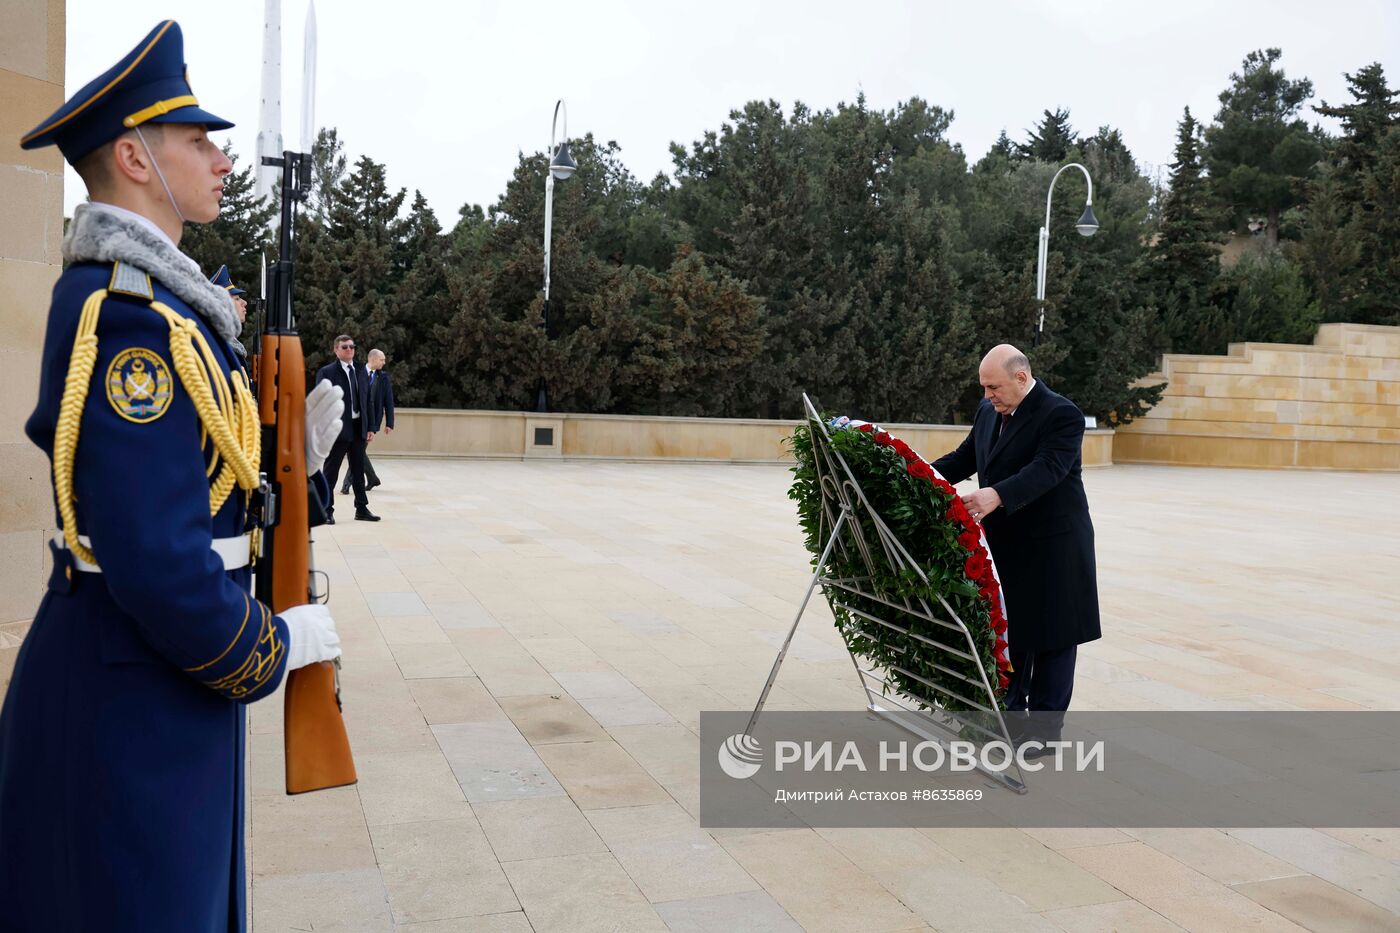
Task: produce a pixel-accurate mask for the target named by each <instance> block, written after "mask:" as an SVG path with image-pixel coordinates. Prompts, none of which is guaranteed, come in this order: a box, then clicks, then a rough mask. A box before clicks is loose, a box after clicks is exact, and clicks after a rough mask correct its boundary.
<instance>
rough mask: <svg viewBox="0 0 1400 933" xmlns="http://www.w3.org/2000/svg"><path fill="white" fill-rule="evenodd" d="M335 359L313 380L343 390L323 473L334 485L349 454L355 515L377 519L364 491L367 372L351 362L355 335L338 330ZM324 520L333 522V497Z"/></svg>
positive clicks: (367, 433)
mask: <svg viewBox="0 0 1400 933" xmlns="http://www.w3.org/2000/svg"><path fill="white" fill-rule="evenodd" d="M334 347H335V357H336V359H335V362H333V363H327V364H326V365H325V366H322V367H321V368H320V369H319V370H317V372H316V382H317V384H320V383H322V382H327V381H329V382H332V383H334V384H335V385H338V386H340V388H341V390H342V391H344V393H345V414H344V415H343V416H342V421H341V424H342V427H341V429H340V437H338V438H336V442H335V445H334V446H332V447H331V454H330V456H329V457H327V458H326V465H325V474H326V479H327V481H329V483H330V488H331V489H335V485H336V479H338V478H339V476H340V464H341V461H342V460H344V459H345V458H346V455H347V454H348V455H349V459H350V464H349V468H350V484H351V485H352V486H354V487H355V518H356V519H357V520H359V521H362V522H377V521H379V516H378V515H375V514H374V513H373V512H371V511H370V510H369V496H368V495H366V494H365V470H364V458H365V446H366V445H367V444H368V443H369V442H370V440H372V439H373V438H374V433H373V432H372V431H370V430H369V423H370V408H369V374H368V373H367V372H365V367H364V364H363V363H356V362H355V338H354V337H351V336H350V335H349V334H341V335H340V336H339V337H336V338H335V344H334ZM326 522H327V524H331V525H334V524H335V499H334V497H332V498H331V505H330V507H329V508H328V509H326Z"/></svg>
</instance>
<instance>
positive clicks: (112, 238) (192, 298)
mask: <svg viewBox="0 0 1400 933" xmlns="http://www.w3.org/2000/svg"><path fill="white" fill-rule="evenodd" d="M63 258H64V260H66V261H67V262H124V263H126V264H128V265H132V266H135V267H136V268H138V269H140V270H141V271H142V272H145V273H147V274H148V275H150V277H151V278H153V279H157V280H159V281H160V284H162V285H164V286H165V287H166V288H168V289H170V290H171V291H172V292H174V293H175V295H176V296H177V297H179V298H180V299H181V300H182V301H184V302H185V303H186V304H188V305H189V306H190V307H191V308H193V309H194V310H195V313H196V314H198V315H199V316H200V318H202V319H203V321H204V323H205V324H207V325H208V326H209V328H210V329H211V330H213V331H214V333H216V334H218V335H219V336H220V337H222V338H223V339H224V340H226V341H228V342H230V343H233V342H236V341H237V340H238V334H239V332H240V331H241V330H242V329H243V328H242V326H241V325H240V324H239V323H238V315H237V314H236V313H235V312H234V310H233V299H232V298H230V297H229V294H228V292H227V291H225V290H224V289H222V288H220V287H219V286H217V285H215V284H214V283H212V282H210V281H209V280H208V279H206V278H205V277H204V274H203V273H202V272H200V271H199V266H198V265H197V264H196V263H195V261H194V260H193V259H191V258H190V257H188V256H186V255H185V254H184V253H182V252H180V251H179V250H178V249H176V248H175V247H174V246H172V245H171V243H170V241H169V240H167V239H165V237H162V236H160V235H158V234H157V233H156V232H155V231H154V230H152V229H151V228H149V227H147V226H146V225H145V224H143V223H141V222H140V221H138V220H135V219H133V218H131V217H126V216H122V214H120V213H117V212H116V211H111V210H103V209H102V206H97V207H96V208H95V207H94V205H92V204H79V205H78V206H77V207H75V208H74V209H73V220H72V222H71V223H70V224H69V225H68V235H67V236H66V237H64V239H63Z"/></svg>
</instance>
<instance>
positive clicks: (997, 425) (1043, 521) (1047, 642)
mask: <svg viewBox="0 0 1400 933" xmlns="http://www.w3.org/2000/svg"><path fill="white" fill-rule="evenodd" d="M978 378H979V379H980V381H981V383H982V389H983V393H984V398H983V401H982V404H981V405H980V406H978V408H977V415H976V417H975V418H974V419H973V422H972V430H971V431H969V432H968V435H967V438H966V439H965V440H964V441H963V442H962V444H960V445H959V446H958V449H957V450H955V451H953V452H952V453H950V454H948V455H946V456H944V457H943V458H941V459H939V460H937V461H936V462H935V463H934V464H933V466H934V469H936V470H938V472H940V473H942V474H943V476H944V478H945V479H947V480H948V481H949V482H950V483H957V482H961V481H962V480H965V479H967V478H968V477H969V476H971V475H972V474H973V473H974V472H975V473H976V474H977V481H978V484H979V485H980V486H981V488H980V489H978V490H977V491H976V492H974V493H970V494H968V495H966V496H963V497H962V498H963V503H964V504H965V505H966V506H967V509H968V511H969V512H971V513H972V516H973V518H975V519H977V520H978V521H980V522H981V523H982V527H983V529H984V530H985V531H986V533H987V544H988V545H989V546H990V548H991V552H992V559H993V560H994V561H995V563H996V568H997V573H998V574H999V575H1000V577H1001V585H1002V593H1003V595H1004V596H1005V599H1006V621H1007V641H1008V642H1009V643H1010V656H1011V666H1012V668H1013V671H1012V675H1011V685H1010V687H1009V688H1008V691H1007V697H1006V706H1007V709H1009V710H1027V709H1029V710H1054V711H1063V710H1066V709H1068V708H1069V701H1070V695H1071V693H1072V692H1073V690H1074V661H1075V656H1076V653H1077V649H1078V646H1079V645H1081V644H1083V643H1085V642H1089V641H1093V640H1095V639H1096V638H1099V637H1100V632H1099V593H1098V583H1097V580H1096V575H1095V561H1094V525H1093V522H1092V521H1090V520H1089V501H1088V499H1087V498H1085V495H1084V483H1083V480H1082V478H1081V476H1080V473H1081V448H1082V445H1083V441H1084V415H1083V413H1082V412H1080V410H1079V408H1078V407H1077V406H1076V405H1075V404H1074V403H1073V402H1071V401H1070V400H1069V399H1067V398H1065V397H1064V396H1062V395H1057V394H1056V393H1054V392H1052V391H1050V389H1048V388H1047V387H1046V386H1045V384H1044V383H1042V382H1038V381H1037V380H1036V379H1034V378H1033V377H1032V376H1031V367H1030V361H1029V360H1027V359H1026V355H1025V354H1024V353H1022V352H1021V351H1020V350H1017V349H1016V348H1015V347H1013V346H1011V345H1010V344H1001V345H1000V346H997V347H993V348H992V350H991V352H989V353H988V354H987V356H986V357H985V358H984V359H983V360H982V365H981V367H980V368H979V369H978Z"/></svg>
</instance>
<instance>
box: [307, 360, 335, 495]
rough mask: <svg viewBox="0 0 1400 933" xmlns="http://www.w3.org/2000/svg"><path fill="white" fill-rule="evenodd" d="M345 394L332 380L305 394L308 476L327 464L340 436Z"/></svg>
mask: <svg viewBox="0 0 1400 933" xmlns="http://www.w3.org/2000/svg"><path fill="white" fill-rule="evenodd" d="M343 414H345V393H344V392H343V391H341V388H340V386H338V385H336V384H335V383H333V382H322V383H320V384H319V385H317V386H316V388H314V389H312V390H311V394H310V395H308V396H307V397H306V475H307V476H310V475H311V474H312V473H315V472H317V471H318V470H320V469H321V467H323V466H325V464H326V458H327V457H329V456H330V455H331V447H332V446H334V445H335V441H336V438H338V437H340V429H341V421H340V419H341V416H342V415H343Z"/></svg>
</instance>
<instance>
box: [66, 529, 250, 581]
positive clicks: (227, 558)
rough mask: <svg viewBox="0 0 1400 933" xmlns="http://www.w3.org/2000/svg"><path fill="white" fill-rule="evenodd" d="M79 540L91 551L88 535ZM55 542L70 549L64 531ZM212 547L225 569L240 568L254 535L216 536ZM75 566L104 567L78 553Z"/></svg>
mask: <svg viewBox="0 0 1400 933" xmlns="http://www.w3.org/2000/svg"><path fill="white" fill-rule="evenodd" d="M78 541H79V543H81V544H82V546H83V547H85V548H87V549H88V550H89V551H90V550H92V541H91V540H89V538H88V536H87V535H78ZM53 543H54V544H56V545H57V546H58V547H59V548H61V549H63V550H67V549H68V542H67V541H66V540H64V537H63V532H61V531H60V532H58V533H57V534H55V535H54V536H53ZM210 549H211V550H213V552H214V553H215V554H218V555H219V559H220V560H222V561H223V562H224V569H225V570H238V569H239V568H240V567H247V566H248V561H249V558H250V557H251V555H252V551H253V536H252V535H251V534H243V535H237V536H235V537H232V538H215V539H214V540H213V541H212V542H211V543H210ZM71 556H72V558H73V566H74V567H76V568H78V569H79V570H81V571H83V572H84V573H101V572H102V568H101V567H99V566H97V565H96V564H90V563H88V562H87V561H85V560H83V559H82V558H81V557H79V556H78V555H77V554H73V555H71Z"/></svg>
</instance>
